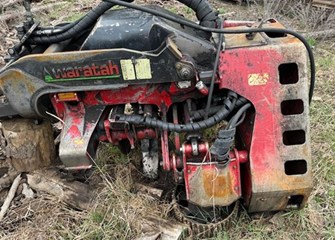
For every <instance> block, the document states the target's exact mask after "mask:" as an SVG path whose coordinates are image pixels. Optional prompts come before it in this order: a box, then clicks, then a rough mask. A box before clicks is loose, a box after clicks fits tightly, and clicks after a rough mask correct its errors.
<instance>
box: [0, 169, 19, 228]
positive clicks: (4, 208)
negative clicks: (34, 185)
mask: <svg viewBox="0 0 335 240" xmlns="http://www.w3.org/2000/svg"><path fill="white" fill-rule="evenodd" d="M20 181H21V174H19V175H18V176H17V177H16V178H15V180H14V182H13V184H12V186H11V188H10V190H9V192H8V195H7V197H6V199H5V202H4V203H3V205H2V207H1V211H0V222H1V221H2V220H3V218H4V217H5V215H6V213H7V210H8V208H9V206H10V203H11V202H12V200H13V198H14V196H15V193H16V190H17V188H18V186H19V184H20Z"/></svg>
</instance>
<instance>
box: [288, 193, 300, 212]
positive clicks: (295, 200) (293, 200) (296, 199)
mask: <svg viewBox="0 0 335 240" xmlns="http://www.w3.org/2000/svg"><path fill="white" fill-rule="evenodd" d="M303 201H304V196H303V195H292V196H290V198H289V200H288V202H287V208H294V209H298V208H300V205H301V204H302V202H303Z"/></svg>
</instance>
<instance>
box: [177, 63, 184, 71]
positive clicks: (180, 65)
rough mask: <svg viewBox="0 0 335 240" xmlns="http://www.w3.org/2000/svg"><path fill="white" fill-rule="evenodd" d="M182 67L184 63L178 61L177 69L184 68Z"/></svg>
mask: <svg viewBox="0 0 335 240" xmlns="http://www.w3.org/2000/svg"><path fill="white" fill-rule="evenodd" d="M182 67H183V65H182V64H181V63H180V62H177V63H176V69H177V70H180V69H182Z"/></svg>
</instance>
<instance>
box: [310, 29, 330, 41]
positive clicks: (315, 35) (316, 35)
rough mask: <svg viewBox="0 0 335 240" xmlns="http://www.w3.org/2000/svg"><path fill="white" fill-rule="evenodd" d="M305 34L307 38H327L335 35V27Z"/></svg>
mask: <svg viewBox="0 0 335 240" xmlns="http://www.w3.org/2000/svg"><path fill="white" fill-rule="evenodd" d="M305 36H306V37H307V38H313V39H329V38H334V37H335V29H329V30H324V31H318V32H310V33H306V34H305Z"/></svg>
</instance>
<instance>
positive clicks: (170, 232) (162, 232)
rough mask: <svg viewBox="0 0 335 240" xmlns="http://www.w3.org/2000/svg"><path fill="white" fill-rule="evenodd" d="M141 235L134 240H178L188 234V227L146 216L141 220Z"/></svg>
mask: <svg viewBox="0 0 335 240" xmlns="http://www.w3.org/2000/svg"><path fill="white" fill-rule="evenodd" d="M142 222H143V224H142V226H143V229H142V235H141V237H139V238H136V240H144V239H145V240H147V239H164V240H178V239H183V237H184V236H185V235H186V233H187V232H188V228H189V226H188V225H186V224H184V223H180V222H176V221H173V220H171V219H169V220H167V219H163V218H161V217H158V216H150V215H149V216H147V217H145V218H142Z"/></svg>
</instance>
